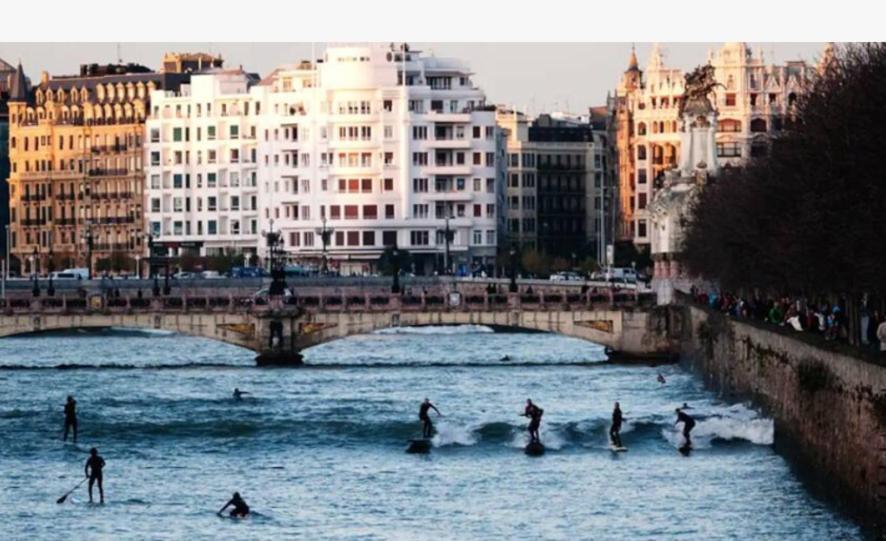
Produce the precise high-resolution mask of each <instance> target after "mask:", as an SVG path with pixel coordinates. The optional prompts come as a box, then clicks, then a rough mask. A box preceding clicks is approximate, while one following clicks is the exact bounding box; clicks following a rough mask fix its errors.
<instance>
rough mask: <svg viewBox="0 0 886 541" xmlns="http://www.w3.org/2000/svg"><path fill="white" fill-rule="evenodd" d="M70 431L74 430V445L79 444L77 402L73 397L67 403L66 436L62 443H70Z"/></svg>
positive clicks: (69, 396) (69, 397)
mask: <svg viewBox="0 0 886 541" xmlns="http://www.w3.org/2000/svg"><path fill="white" fill-rule="evenodd" d="M68 430H73V432H74V443H77V401H76V400H74V397H73V396H71V395H68V401H67V402H66V403H65V436H64V439H63V440H62V441H68Z"/></svg>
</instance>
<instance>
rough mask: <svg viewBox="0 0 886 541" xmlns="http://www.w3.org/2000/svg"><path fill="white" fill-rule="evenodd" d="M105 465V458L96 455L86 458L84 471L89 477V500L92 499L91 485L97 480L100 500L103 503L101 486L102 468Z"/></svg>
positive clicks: (103, 496)
mask: <svg viewBox="0 0 886 541" xmlns="http://www.w3.org/2000/svg"><path fill="white" fill-rule="evenodd" d="M104 467H105V459H103V458H102V457H100V456H98V455H97V454H96V455H92V456H90V457H89V458H88V459H87V460H86V467H85V468H84V472H85V473H86V476H87V477H89V501H90V502H91V501H92V485H93V484H95V482H96V481H98V494H99V498H100V501H101V502H102V503H105V489H104V487H103V486H102V468H104Z"/></svg>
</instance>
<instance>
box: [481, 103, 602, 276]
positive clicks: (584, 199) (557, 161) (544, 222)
mask: <svg viewBox="0 0 886 541" xmlns="http://www.w3.org/2000/svg"><path fill="white" fill-rule="evenodd" d="M497 121H498V124H499V126H500V127H501V128H502V130H503V131H504V132H505V134H506V140H507V174H506V177H505V180H506V184H507V187H506V189H507V197H506V202H507V222H506V227H507V229H506V231H507V237H508V241H509V243H511V244H515V245H517V246H520V247H522V248H531V249H534V250H537V251H540V252H543V253H545V254H549V255H553V256H559V257H565V258H567V259H569V258H573V256H574V259H576V260H577V259H579V258H581V259H584V258H585V257H588V256H590V257H595V258H599V257H600V251H601V248H600V246H601V241H603V242H605V237H606V232H607V231H609V230H611V224H612V216H611V214H612V212H611V210H612V209H611V203H609V202H607V201H608V199H609V198H610V196H611V195H612V192H613V190H612V186H611V182H612V170H611V159H610V157H609V156H608V149H609V147H610V144H609V141H608V137H609V134H608V133H607V126H606V115H605V114H603V115H600V112H599V111H597V113H596V114H594V113H593V112H592V114H589V115H584V116H570V115H565V114H561V113H555V114H542V115H539V116H538V117H537V118H535V119H529V118H528V117H527V116H526V115H524V114H522V113H519V112H517V111H513V110H506V109H501V110H499V112H498V115H497Z"/></svg>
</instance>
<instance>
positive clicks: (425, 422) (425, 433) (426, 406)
mask: <svg viewBox="0 0 886 541" xmlns="http://www.w3.org/2000/svg"><path fill="white" fill-rule="evenodd" d="M430 409H433V410H434V411H436V412H437V415H439V416H440V417H442V416H443V414H442V413H440V410H438V409H437V406H435V405H433V404H431V401H430V399H428V398H425V401H424V402H422V403H421V406H419V408H418V419H419V420H420V421H421V422H422V430H421V437H423V438H425V439H427V438H430V437H431V432H432V431H433V430H434V425H433V424H432V423H431V416H430V415H428V410H430Z"/></svg>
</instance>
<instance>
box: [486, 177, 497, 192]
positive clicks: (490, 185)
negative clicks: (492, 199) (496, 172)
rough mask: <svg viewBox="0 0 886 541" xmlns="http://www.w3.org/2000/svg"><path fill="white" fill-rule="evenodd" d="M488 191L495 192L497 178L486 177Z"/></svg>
mask: <svg viewBox="0 0 886 541" xmlns="http://www.w3.org/2000/svg"><path fill="white" fill-rule="evenodd" d="M486 193H495V179H494V178H487V179H486Z"/></svg>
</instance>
